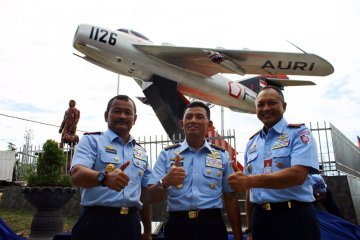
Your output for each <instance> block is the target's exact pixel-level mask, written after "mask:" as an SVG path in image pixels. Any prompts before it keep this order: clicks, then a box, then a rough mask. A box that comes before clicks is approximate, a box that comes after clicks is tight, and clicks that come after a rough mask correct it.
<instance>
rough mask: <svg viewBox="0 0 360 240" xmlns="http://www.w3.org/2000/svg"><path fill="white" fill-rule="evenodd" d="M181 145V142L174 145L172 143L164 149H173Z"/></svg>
mask: <svg viewBox="0 0 360 240" xmlns="http://www.w3.org/2000/svg"><path fill="white" fill-rule="evenodd" d="M179 146H180V143H177V144H174V145H170V146H167V147H164V150H169V149H173V148H177V147H179Z"/></svg>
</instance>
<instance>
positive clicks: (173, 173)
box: [163, 154, 185, 186]
mask: <svg viewBox="0 0 360 240" xmlns="http://www.w3.org/2000/svg"><path fill="white" fill-rule="evenodd" d="M180 161H181V156H180V154H176V155H175V161H174V164H173V165H172V166H171V168H170V170H169V172H168V174H167V175H166V176H165V177H164V178H163V182H165V183H166V184H165V183H164V184H165V185H169V186H177V185H180V184H182V183H183V182H184V180H185V168H183V167H181V164H180Z"/></svg>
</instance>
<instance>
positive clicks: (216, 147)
mask: <svg viewBox="0 0 360 240" xmlns="http://www.w3.org/2000/svg"><path fill="white" fill-rule="evenodd" d="M211 147H213V148H215V149H217V150H221V151H223V152H225V150H226V149H225V148H223V147H220V146H218V145H215V144H213V143H212V144H211Z"/></svg>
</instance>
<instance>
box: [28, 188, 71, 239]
mask: <svg viewBox="0 0 360 240" xmlns="http://www.w3.org/2000/svg"><path fill="white" fill-rule="evenodd" d="M75 192H76V188H70V187H23V188H22V193H23V194H24V196H25V198H26V200H27V201H29V202H30V203H31V205H33V206H34V207H35V208H36V213H35V215H34V217H33V219H32V222H31V230H30V238H29V240H47V239H49V240H51V239H53V237H54V236H55V235H56V234H58V233H60V232H63V228H64V220H63V216H62V212H61V208H62V207H63V206H64V205H65V204H66V203H67V202H68V201H69V200H70V199H71V197H72V196H73V194H74V193H75Z"/></svg>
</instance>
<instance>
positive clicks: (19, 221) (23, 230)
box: [0, 208, 77, 237]
mask: <svg viewBox="0 0 360 240" xmlns="http://www.w3.org/2000/svg"><path fill="white" fill-rule="evenodd" d="M33 214H34V212H33V211H28V210H8V209H3V208H0V217H1V219H2V220H3V221H4V222H5V223H6V225H8V226H9V227H10V228H11V229H12V230H13V231H14V232H15V233H17V234H18V235H21V236H23V237H28V236H29V235H30V227H31V221H32V218H33ZM76 219H77V217H72V216H64V232H68V231H71V228H72V226H73V225H74V224H75V221H76Z"/></svg>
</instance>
